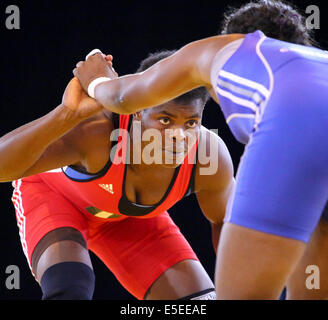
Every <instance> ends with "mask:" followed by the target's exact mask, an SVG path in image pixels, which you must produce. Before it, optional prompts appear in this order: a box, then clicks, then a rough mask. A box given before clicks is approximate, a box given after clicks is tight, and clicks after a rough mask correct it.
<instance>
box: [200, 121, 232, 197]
mask: <svg viewBox="0 0 328 320" xmlns="http://www.w3.org/2000/svg"><path fill="white" fill-rule="evenodd" d="M233 174H234V169H233V163H232V159H231V156H230V153H229V150H228V148H227V146H226V144H225V143H224V141H223V140H222V139H221V138H220V137H219V136H218V135H217V133H216V132H214V131H211V130H209V129H207V128H205V127H203V126H202V127H201V130H200V139H199V145H198V160H197V164H196V174H195V191H196V192H199V191H202V190H218V189H222V188H223V187H224V186H225V185H226V184H228V183H230V181H231V179H232V178H233Z"/></svg>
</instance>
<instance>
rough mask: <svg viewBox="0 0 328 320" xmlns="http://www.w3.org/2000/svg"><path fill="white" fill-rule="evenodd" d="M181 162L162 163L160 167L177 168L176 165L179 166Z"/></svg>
mask: <svg viewBox="0 0 328 320" xmlns="http://www.w3.org/2000/svg"><path fill="white" fill-rule="evenodd" d="M182 163H183V162H181V163H170V164H169V163H163V164H162V167H164V168H170V169H175V168H177V167H178V166H180V165H181V164H182Z"/></svg>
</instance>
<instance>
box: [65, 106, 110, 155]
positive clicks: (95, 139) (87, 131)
mask: <svg viewBox="0 0 328 320" xmlns="http://www.w3.org/2000/svg"><path fill="white" fill-rule="evenodd" d="M113 129H114V126H113V122H112V120H111V119H110V118H107V117H105V116H104V115H103V114H102V113H101V112H100V113H98V114H96V115H95V116H93V117H91V118H89V119H86V120H84V121H82V122H81V123H80V124H79V125H77V126H76V127H75V128H74V129H72V130H71V131H70V132H69V133H67V134H66V136H65V140H66V141H67V142H68V143H71V144H74V145H75V146H77V147H78V148H79V149H85V150H88V149H90V148H91V149H92V148H93V147H94V146H98V145H101V144H104V143H108V141H109V137H110V134H111V131H112V130H113Z"/></svg>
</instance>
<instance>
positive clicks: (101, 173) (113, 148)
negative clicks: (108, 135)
mask: <svg viewBox="0 0 328 320" xmlns="http://www.w3.org/2000/svg"><path fill="white" fill-rule="evenodd" d="M112 122H113V126H114V130H115V129H119V128H120V115H119V114H117V113H112ZM131 123H132V117H130V119H129V126H128V130H129V129H130V126H131ZM117 140H118V135H117V136H115V137H114V140H113V141H112V144H111V152H110V154H109V159H108V161H107V163H106V164H105V166H104V167H103V168H102V169H101V170H100V171H98V172H96V173H90V172H88V171H87V170H86V169H82V168H81V167H79V168H78V167H75V166H74V165H69V166H68V167H69V168H71V169H72V170H74V171H77V172H80V173H83V174H85V175H88V176H90V178H87V179H75V178H72V177H71V176H69V175H68V174H66V172H65V171H64V170H63V168H61V170H62V172H63V173H64V174H65V176H66V177H67V178H68V179H70V180H72V181H76V182H90V181H93V180H96V179H99V178H101V177H103V176H104V175H105V174H106V173H107V172H108V170H109V169H110V167H111V166H112V161H111V156H110V155H111V154H112V152H114V154H116V148H117V143H118V141H117Z"/></svg>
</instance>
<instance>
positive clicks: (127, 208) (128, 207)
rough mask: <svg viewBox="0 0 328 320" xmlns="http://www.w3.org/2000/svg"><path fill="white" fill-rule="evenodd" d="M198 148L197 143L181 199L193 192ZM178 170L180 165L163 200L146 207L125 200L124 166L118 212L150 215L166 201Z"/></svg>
mask: <svg viewBox="0 0 328 320" xmlns="http://www.w3.org/2000/svg"><path fill="white" fill-rule="evenodd" d="M198 146H199V143H198V145H197V149H196V155H195V162H194V164H193V168H192V171H191V175H190V179H189V184H188V187H187V190H186V192H185V194H184V196H183V197H182V198H185V197H188V196H189V195H191V194H192V193H194V192H195V174H196V166H197V163H198ZM180 169H181V165H179V166H178V167H176V168H175V171H174V175H173V177H172V180H171V182H170V185H169V187H168V188H167V190H166V192H165V194H164V196H163V198H162V199H161V200H160V201H159V202H158V203H156V204H154V205H148V206H147V205H142V204H137V203H133V202H131V201H130V200H129V199H128V198H127V196H126V193H125V181H126V172H127V170H126V165H125V168H124V178H123V183H122V197H121V199H120V201H119V204H118V209H119V211H120V212H124V215H127V216H145V215H147V214H149V213H151V212H152V211H154V210H155V209H156V208H157V207H158V206H159V205H161V204H162V203H163V202H164V201H165V200H166V198H167V197H168V195H169V194H170V192H171V189H172V188H173V186H174V184H175V182H176V179H177V177H178V174H179V172H180Z"/></svg>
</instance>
